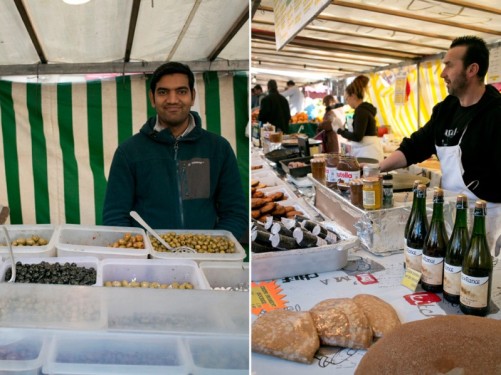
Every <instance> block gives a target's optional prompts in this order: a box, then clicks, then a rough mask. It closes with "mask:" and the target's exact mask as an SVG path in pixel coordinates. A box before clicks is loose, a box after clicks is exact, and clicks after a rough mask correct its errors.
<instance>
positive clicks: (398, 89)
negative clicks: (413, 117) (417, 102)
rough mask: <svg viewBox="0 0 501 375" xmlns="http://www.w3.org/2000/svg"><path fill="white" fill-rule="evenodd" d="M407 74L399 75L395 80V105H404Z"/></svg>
mask: <svg viewBox="0 0 501 375" xmlns="http://www.w3.org/2000/svg"><path fill="white" fill-rule="evenodd" d="M406 85H407V74H399V75H398V76H397V77H396V80H395V99H394V102H395V104H396V105H404V104H405V99H406V94H405V90H406Z"/></svg>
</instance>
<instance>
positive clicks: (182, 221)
mask: <svg viewBox="0 0 501 375" xmlns="http://www.w3.org/2000/svg"><path fill="white" fill-rule="evenodd" d="M178 149H179V141H178V139H176V142H175V143H174V160H175V161H176V170H178V171H179V161H178V160H177V151H178ZM181 173H182V174H184V173H185V171H184V170H183V171H181ZM176 176H177V190H178V192H179V194H178V199H179V216H180V220H181V227H182V228H184V210H183V197H182V194H181V191H182V190H181V181H182V177H183V176H179V175H178V174H176Z"/></svg>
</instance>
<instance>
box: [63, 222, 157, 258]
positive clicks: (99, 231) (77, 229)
mask: <svg viewBox="0 0 501 375" xmlns="http://www.w3.org/2000/svg"><path fill="white" fill-rule="evenodd" d="M150 249H151V243H150V242H149V241H146V232H145V231H144V229H142V228H138V227H113V226H104V225H94V226H86V225H77V224H63V225H61V226H60V227H59V234H58V238H57V241H56V251H57V256H67V257H71V256H87V255H90V256H95V257H97V258H98V259H100V260H102V259H107V258H133V259H146V258H148V254H149V253H150Z"/></svg>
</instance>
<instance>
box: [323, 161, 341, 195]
mask: <svg viewBox="0 0 501 375" xmlns="http://www.w3.org/2000/svg"><path fill="white" fill-rule="evenodd" d="M339 157H340V156H339V153H331V154H326V158H325V162H326V164H325V183H326V185H327V187H328V188H330V189H336V188H337V165H338V164H339Z"/></svg>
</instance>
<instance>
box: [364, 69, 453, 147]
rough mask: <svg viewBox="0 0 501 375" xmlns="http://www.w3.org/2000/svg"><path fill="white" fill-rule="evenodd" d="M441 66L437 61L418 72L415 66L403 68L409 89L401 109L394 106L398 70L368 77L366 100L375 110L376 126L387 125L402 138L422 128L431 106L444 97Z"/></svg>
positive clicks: (400, 106)
mask: <svg viewBox="0 0 501 375" xmlns="http://www.w3.org/2000/svg"><path fill="white" fill-rule="evenodd" d="M441 64H442V62H441V60H435V61H428V62H424V63H422V64H420V65H419V68H418V66H417V65H409V66H407V67H405V68H403V69H404V71H405V73H406V74H407V83H408V85H409V95H408V97H407V100H406V101H405V104H403V105H397V104H395V84H394V77H395V76H396V75H397V74H399V73H401V71H402V69H401V68H399V69H394V70H389V71H382V72H377V73H372V74H370V83H369V96H370V101H371V102H372V104H374V105H375V106H376V107H377V108H378V113H377V116H376V117H377V121H378V124H380V125H389V126H390V127H391V131H392V133H394V134H396V135H400V136H403V137H406V136H409V135H410V134H411V133H412V132H414V131H416V130H417V129H418V126H423V125H424V124H425V123H426V122H427V121H428V120H429V119H430V117H431V112H432V109H433V106H434V105H435V104H437V103H438V102H440V101H442V100H443V99H444V98H445V97H446V96H447V88H446V86H445V83H444V81H443V79H442V78H440V73H441V72H442V66H441ZM418 74H419V88H418ZM418 100H419V105H418ZM418 118H419V121H418Z"/></svg>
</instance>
